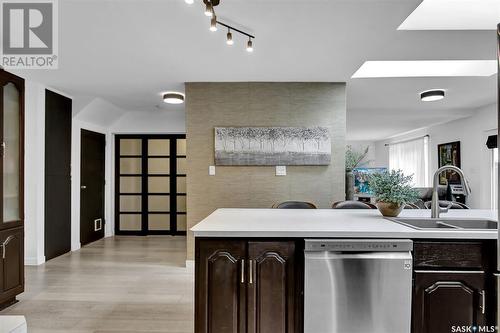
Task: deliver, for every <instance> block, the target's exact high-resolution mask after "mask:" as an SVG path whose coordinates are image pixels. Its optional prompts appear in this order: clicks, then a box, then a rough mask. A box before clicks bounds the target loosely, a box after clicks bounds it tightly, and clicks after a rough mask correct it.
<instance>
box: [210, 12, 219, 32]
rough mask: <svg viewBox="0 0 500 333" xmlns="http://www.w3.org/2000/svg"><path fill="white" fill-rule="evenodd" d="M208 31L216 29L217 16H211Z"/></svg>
mask: <svg viewBox="0 0 500 333" xmlns="http://www.w3.org/2000/svg"><path fill="white" fill-rule="evenodd" d="M210 31H217V16H215V15H214V16H212V19H211V20H210Z"/></svg>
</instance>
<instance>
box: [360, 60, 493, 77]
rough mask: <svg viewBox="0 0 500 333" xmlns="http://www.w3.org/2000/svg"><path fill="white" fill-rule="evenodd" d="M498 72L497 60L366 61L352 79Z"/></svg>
mask: <svg viewBox="0 0 500 333" xmlns="http://www.w3.org/2000/svg"><path fill="white" fill-rule="evenodd" d="M496 72H497V61H496V60H410V61H366V62H365V63H364V64H363V65H362V66H361V67H360V68H359V69H358V70H357V71H356V73H354V75H353V76H352V78H353V79H364V78H384V77H387V78H390V77H458V76H460V77H466V76H491V75H493V74H495V73H496Z"/></svg>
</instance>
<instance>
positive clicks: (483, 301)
mask: <svg viewBox="0 0 500 333" xmlns="http://www.w3.org/2000/svg"><path fill="white" fill-rule="evenodd" d="M479 294H480V295H481V305H480V306H479V308H480V309H481V314H485V313H486V291H484V290H481V292H480V293H479Z"/></svg>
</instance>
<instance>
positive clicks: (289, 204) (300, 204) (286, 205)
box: [273, 201, 318, 209]
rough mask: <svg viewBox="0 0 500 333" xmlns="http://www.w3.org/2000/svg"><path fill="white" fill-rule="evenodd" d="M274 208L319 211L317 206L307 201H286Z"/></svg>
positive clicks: (275, 205)
mask: <svg viewBox="0 0 500 333" xmlns="http://www.w3.org/2000/svg"><path fill="white" fill-rule="evenodd" d="M273 208H278V209H317V208H318V207H316V205H315V204H313V203H311V202H305V201H285V202H281V203H279V204H274V205H273Z"/></svg>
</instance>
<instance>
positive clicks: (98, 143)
mask: <svg viewBox="0 0 500 333" xmlns="http://www.w3.org/2000/svg"><path fill="white" fill-rule="evenodd" d="M105 149H106V136H105V135H104V134H101V133H96V132H91V131H87V130H82V133H81V173H80V242H81V244H82V245H85V244H88V243H91V242H94V241H96V240H98V239H101V238H103V237H104V186H105V183H104V182H105V180H104V179H105V178H104V177H105V170H104V168H105V156H106V155H105V154H106V153H105Z"/></svg>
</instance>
